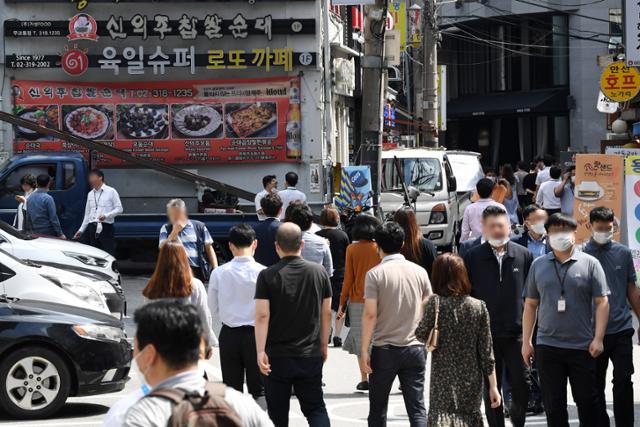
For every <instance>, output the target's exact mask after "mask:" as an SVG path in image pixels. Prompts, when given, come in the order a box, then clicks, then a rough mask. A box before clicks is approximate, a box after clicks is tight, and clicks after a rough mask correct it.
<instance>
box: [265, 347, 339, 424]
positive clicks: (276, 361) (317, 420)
mask: <svg viewBox="0 0 640 427" xmlns="http://www.w3.org/2000/svg"><path fill="white" fill-rule="evenodd" d="M269 363H270V364H271V373H270V374H269V375H268V376H266V377H265V380H264V390H265V394H266V398H267V408H268V411H269V418H271V421H273V424H274V425H275V427H286V426H288V425H289V403H290V400H291V387H292V386H293V390H294V392H295V394H296V397H297V398H298V401H299V402H300V409H302V413H303V414H304V416H305V417H306V418H307V423H308V424H309V426H311V427H325V426H330V425H331V423H330V422H329V415H328V414H327V408H326V407H325V405H324V397H323V394H322V365H323V364H324V362H323V361H322V357H283V358H276V357H273V358H270V359H269Z"/></svg>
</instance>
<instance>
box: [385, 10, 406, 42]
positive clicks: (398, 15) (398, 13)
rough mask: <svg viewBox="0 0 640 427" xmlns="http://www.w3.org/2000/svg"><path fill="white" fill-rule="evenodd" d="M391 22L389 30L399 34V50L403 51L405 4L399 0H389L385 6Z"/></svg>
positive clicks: (404, 40)
mask: <svg viewBox="0 0 640 427" xmlns="http://www.w3.org/2000/svg"><path fill="white" fill-rule="evenodd" d="M387 9H388V13H389V15H391V16H390V20H391V27H392V28H388V27H387V28H388V29H390V30H398V31H399V32H400V50H401V51H404V50H405V48H406V47H407V4H406V3H405V2H404V1H400V0H395V1H394V0H391V1H389V5H388V6H387Z"/></svg>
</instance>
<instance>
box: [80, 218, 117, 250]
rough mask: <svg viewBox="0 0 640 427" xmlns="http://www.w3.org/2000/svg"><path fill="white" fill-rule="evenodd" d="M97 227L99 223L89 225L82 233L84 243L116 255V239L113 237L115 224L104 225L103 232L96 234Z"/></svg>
mask: <svg viewBox="0 0 640 427" xmlns="http://www.w3.org/2000/svg"><path fill="white" fill-rule="evenodd" d="M96 227H98V223H96V222H92V223H90V224H89V225H87V228H86V229H85V230H84V233H82V240H81V241H82V243H84V244H87V245H91V246H93V247H94V248H98V249H102V250H103V251H105V252H107V253H108V254H111V255H113V256H115V255H116V239H115V237H114V236H113V224H106V223H104V222H103V223H102V232H100V234H96Z"/></svg>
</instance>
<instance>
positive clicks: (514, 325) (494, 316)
mask: <svg viewBox="0 0 640 427" xmlns="http://www.w3.org/2000/svg"><path fill="white" fill-rule="evenodd" d="M464 262H465V265H466V266H467V271H468V272H469V279H470V280H471V296H473V297H474V298H478V299H480V300H482V301H484V302H485V304H486V305H487V309H488V310H489V317H490V318H491V334H492V335H493V336H494V337H498V338H517V337H520V336H521V335H522V311H523V308H524V288H525V282H526V279H527V274H529V268H530V267H531V263H532V262H533V255H531V252H529V250H528V249H526V248H524V247H522V246H520V245H518V244H517V243H513V242H509V243H507V251H506V253H505V255H504V258H503V259H502V271H500V268H499V264H498V260H497V259H496V256H495V255H494V254H493V250H492V248H491V246H490V245H489V243H488V242H485V243H484V244H482V245H480V246H477V247H475V248H473V249H471V250H470V251H468V252H467V254H466V255H465V257H464Z"/></svg>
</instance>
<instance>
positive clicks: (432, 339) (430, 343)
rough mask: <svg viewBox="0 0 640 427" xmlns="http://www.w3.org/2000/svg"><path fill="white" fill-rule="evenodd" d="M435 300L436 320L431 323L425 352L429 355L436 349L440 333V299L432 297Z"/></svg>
mask: <svg viewBox="0 0 640 427" xmlns="http://www.w3.org/2000/svg"><path fill="white" fill-rule="evenodd" d="M434 298H435V299H436V318H435V321H434V323H433V329H431V332H429V336H428V337H427V344H426V347H427V351H428V352H429V353H431V352H433V351H434V350H435V349H437V348H438V339H439V338H440V331H439V330H438V316H439V315H440V298H438V297H437V296H435V297H434Z"/></svg>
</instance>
